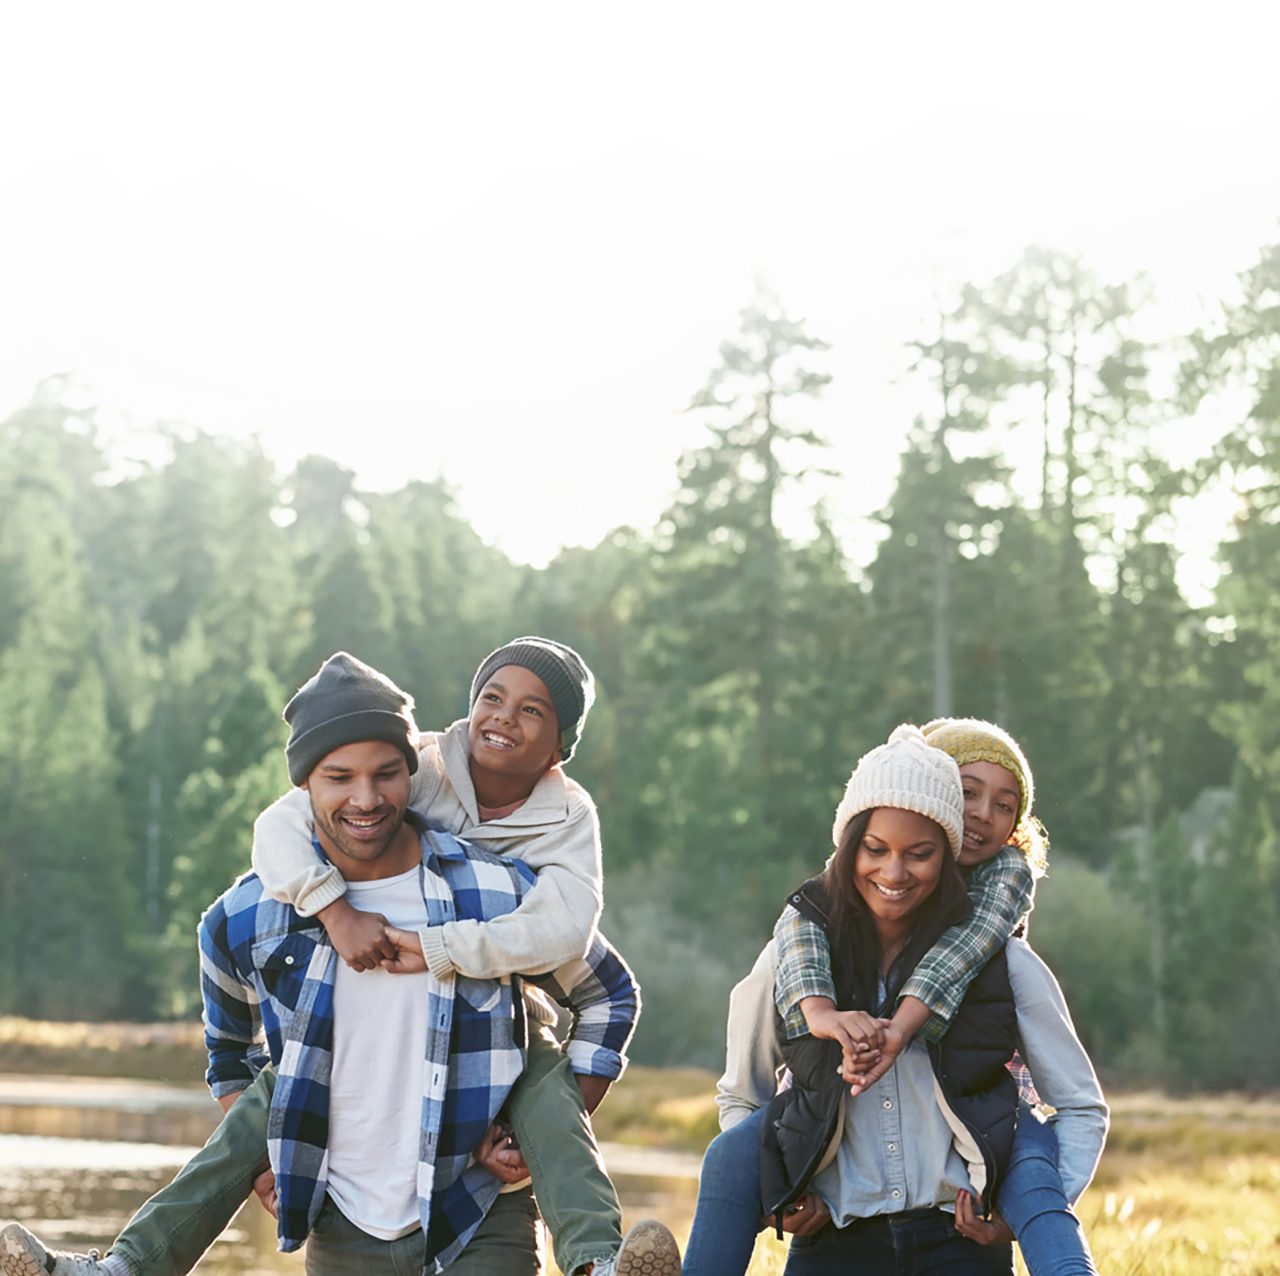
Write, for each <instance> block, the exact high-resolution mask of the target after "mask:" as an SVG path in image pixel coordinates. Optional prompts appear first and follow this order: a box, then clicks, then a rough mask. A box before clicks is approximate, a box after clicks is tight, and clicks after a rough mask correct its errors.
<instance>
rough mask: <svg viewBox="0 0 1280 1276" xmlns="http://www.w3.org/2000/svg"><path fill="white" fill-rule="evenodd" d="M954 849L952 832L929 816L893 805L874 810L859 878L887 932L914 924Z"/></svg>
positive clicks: (858, 862) (857, 866) (856, 867)
mask: <svg viewBox="0 0 1280 1276" xmlns="http://www.w3.org/2000/svg"><path fill="white" fill-rule="evenodd" d="M950 853H951V851H950V848H949V847H948V846H947V835H946V834H945V833H944V832H943V831H942V829H941V827H939V825H937V824H935V823H934V821H933V820H931V819H929V818H928V816H925V815H919V814H917V813H916V812H915V811H903V810H900V809H899V808H898V807H893V806H881V807H877V808H876V809H875V810H874V811H872V813H871V818H870V819H869V820H868V821H867V831H866V832H865V833H864V834H863V835H862V842H861V843H860V845H859V846H858V851H857V854H856V855H855V856H854V861H853V878H854V886H855V888H856V889H857V892H858V894H859V895H861V896H862V899H863V901H864V902H865V904H866V906H867V910H868V911H869V912H870V913H871V916H872V917H873V918H874V919H875V922H876V925H877V927H878V928H880V930H881V933H882V934H890V935H891V934H892V933H893V932H894V931H900V930H903V929H910V919H911V914H912V913H914V912H915V911H916V909H917V908H919V907H920V905H921V904H923V903H924V901H925V900H926V899H928V898H929V896H930V895H932V894H933V892H934V890H935V889H936V888H937V885H938V879H939V877H940V876H941V875H942V866H943V864H944V863H945V862H946V860H945V857H946V856H947V855H949V854H950Z"/></svg>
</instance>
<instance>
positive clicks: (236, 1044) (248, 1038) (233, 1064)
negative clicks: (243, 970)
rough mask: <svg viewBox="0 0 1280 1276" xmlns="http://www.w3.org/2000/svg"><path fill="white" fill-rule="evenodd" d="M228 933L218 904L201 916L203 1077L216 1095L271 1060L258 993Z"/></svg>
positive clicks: (243, 1083) (237, 1086) (249, 1079)
mask: <svg viewBox="0 0 1280 1276" xmlns="http://www.w3.org/2000/svg"><path fill="white" fill-rule="evenodd" d="M226 934H227V918H226V913H225V912H224V911H223V910H222V907H221V904H216V905H214V907H213V908H211V909H210V910H209V912H208V913H206V914H205V916H204V918H203V919H202V920H201V922H200V931H199V942H200V994H201V999H202V1002H203V1010H202V1018H203V1021H204V1043H205V1049H206V1050H207V1051H208V1054H209V1067H208V1069H207V1070H206V1072H205V1081H206V1082H207V1083H208V1086H209V1089H210V1090H211V1091H212V1092H213V1095H214V1097H215V1098H222V1097H223V1096H224V1095H228V1094H236V1093H238V1092H239V1091H241V1090H243V1089H245V1088H246V1087H248V1086H249V1085H251V1084H252V1083H253V1080H254V1078H255V1077H256V1076H257V1075H258V1073H259V1072H261V1071H262V1069H263V1067H264V1066H265V1065H266V1063H267V1053H266V1048H265V1042H264V1038H263V1033H262V1022H261V1018H260V1016H259V1013H258V998H257V995H256V993H255V991H254V989H253V987H252V985H251V984H249V983H247V982H246V981H245V980H244V979H243V978H242V977H241V976H240V974H239V972H238V970H237V968H236V964H235V962H234V960H233V959H232V957H231V954H230V951H229V948H228V946H227V942H226Z"/></svg>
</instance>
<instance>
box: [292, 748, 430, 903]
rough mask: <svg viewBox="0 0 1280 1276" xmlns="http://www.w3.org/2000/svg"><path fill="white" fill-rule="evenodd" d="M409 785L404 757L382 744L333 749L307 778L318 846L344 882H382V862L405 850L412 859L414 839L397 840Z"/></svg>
mask: <svg viewBox="0 0 1280 1276" xmlns="http://www.w3.org/2000/svg"><path fill="white" fill-rule="evenodd" d="M409 783H410V779H409V764H408V762H407V761H406V760H405V756H404V754H403V753H402V752H401V751H400V750H399V749H397V748H396V746H395V745H394V744H387V743H386V742H385V741H383V740H362V741H359V742H357V743H355V744H346V745H343V746H342V748H340V749H334V751H333V752H332V753H329V754H326V755H325V757H323V758H321V759H320V761H319V762H318V763H317V764H316V767H315V769H314V770H313V771H312V772H311V774H310V775H309V776H308V777H307V781H306V783H305V784H304V785H303V788H305V789H306V790H307V792H308V793H309V794H310V796H311V814H312V818H313V819H314V820H315V826H316V833H317V834H318V836H319V839H320V844H321V846H323V847H324V849H325V854H326V855H328V856H329V858H330V859H331V860H332V861H333V863H334V866H335V867H336V868H337V869H338V870H339V872H341V873H342V875H343V876H344V877H349V878H351V879H352V880H353V881H361V880H365V879H369V878H376V877H380V876H383V875H384V873H385V872H386V870H387V869H388V867H389V865H388V863H387V862H386V861H387V860H388V859H389V858H394V857H395V856H396V855H397V854H398V853H399V852H401V851H404V850H405V848H406V847H408V848H410V850H411V851H412V854H413V855H414V857H415V858H416V846H415V844H416V841H417V839H416V837H410V838H408V839H406V838H404V837H403V835H402V831H403V830H404V829H405V823H404V813H405V808H406V807H407V806H408V805H409ZM388 852H391V856H390V857H389V856H388ZM390 867H394V866H393V865H392V866H390Z"/></svg>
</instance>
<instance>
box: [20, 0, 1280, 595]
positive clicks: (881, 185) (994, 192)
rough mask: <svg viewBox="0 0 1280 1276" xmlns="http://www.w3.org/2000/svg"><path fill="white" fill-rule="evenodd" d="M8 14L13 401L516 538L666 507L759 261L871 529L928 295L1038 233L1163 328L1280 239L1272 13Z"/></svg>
mask: <svg viewBox="0 0 1280 1276" xmlns="http://www.w3.org/2000/svg"><path fill="white" fill-rule="evenodd" d="M16 8H17V7H16V6H10V8H9V10H8V12H7V16H6V17H5V18H4V19H3V20H2V22H0V119H3V120H4V121H5V124H4V127H3V130H2V131H0V181H2V182H3V191H4V195H3V199H2V200H0V231H2V233H0V281H3V288H2V289H0V415H2V414H5V413H7V412H8V411H10V410H12V409H13V408H14V407H17V406H19V405H20V404H21V403H23V402H25V400H26V398H27V397H28V395H29V393H30V391H31V389H32V387H33V385H34V384H35V382H36V381H37V380H38V379H39V378H41V377H43V376H45V375H48V374H50V373H54V372H63V371H73V372H75V373H77V374H78V375H79V376H80V377H81V378H82V379H83V380H84V381H85V382H87V383H88V385H89V386H91V387H92V388H93V389H94V391H95V392H96V394H97V396H98V398H99V401H101V402H103V403H106V404H108V405H110V406H112V407H114V408H117V409H120V410H122V411H123V412H125V413H126V414H128V415H129V416H131V417H132V418H133V419H135V420H137V421H140V422H146V421H150V420H154V419H156V418H159V417H168V418H177V419H183V420H187V421H190V422H193V423H195V424H199V425H202V426H205V427H208V428H211V429H214V430H217V431H223V432H228V433H233V434H239V435H243V434H248V433H257V434H259V435H260V436H261V438H262V439H263V441H264V443H265V445H266V447H267V449H268V450H269V452H270V453H271V454H272V455H273V456H275V457H277V458H278V459H279V460H280V462H281V464H282V465H283V464H287V463H289V462H291V461H292V460H293V459H295V458H296V457H297V456H299V455H301V454H303V453H305V452H308V451H314V452H320V453H325V454H327V455H329V456H332V457H334V458H335V459H337V460H338V461H340V462H342V463H343V464H345V465H348V466H350V467H352V468H353V469H355V470H356V471H357V473H358V475H359V477H360V480H361V482H362V483H364V484H365V485H366V486H370V487H394V486H397V485H399V484H400V483H401V482H402V481H404V480H405V479H407V478H410V477H434V476H436V475H438V474H443V475H444V476H445V477H446V478H447V479H448V480H449V481H450V482H451V483H452V484H453V485H454V486H455V487H456V489H457V491H458V495H459V502H460V506H461V509H462V512H463V513H464V514H465V515H466V516H467V517H468V518H469V519H470V520H471V522H472V523H473V525H474V526H475V527H476V528H477V529H478V530H479V531H480V532H481V533H482V535H484V536H485V537H486V538H488V539H490V540H493V541H495V542H497V543H498V544H500V545H501V546H502V547H503V548H504V549H506V550H507V551H508V552H509V553H510V554H512V555H513V556H514V557H517V558H521V559H525V560H529V561H534V562H542V561H545V560H546V559H547V558H548V557H549V556H550V555H552V554H553V553H554V552H555V550H556V549H557V548H558V547H559V546H560V545H564V544H592V543H594V542H595V541H596V540H597V539H598V538H599V537H600V536H601V535H602V534H603V533H604V532H606V531H607V530H608V529H609V528H611V527H613V526H616V525H617V524H619V523H624V522H632V523H636V524H639V525H641V526H646V525H650V524H652V522H653V521H654V519H655V518H656V516H657V515H658V514H659V512H660V511H661V509H662V508H663V506H664V505H665V504H666V502H667V500H668V499H669V497H670V495H671V493H672V490H673V488H674V483H675V462H676V458H677V457H678V455H679V453H680V452H681V450H682V449H683V448H685V447H687V446H690V445H691V444H694V443H696V442H698V441H699V439H700V437H701V436H700V433H699V429H698V424H697V422H696V421H695V420H694V419H693V418H691V417H689V416H687V415H684V414H683V413H682V411H681V410H682V408H683V407H684V406H685V404H686V403H687V402H688V400H689V397H690V395H691V394H692V393H693V391H694V390H695V389H697V388H698V387H699V386H700V384H701V383H702V381H703V379H704V378H705V375H706V373H707V371H708V369H709V368H710V367H711V365H712V364H713V362H714V361H715V357H716V351H717V347H718V344H719V342H720V341H721V339H722V338H724V337H726V336H728V335H730V334H731V333H732V332H733V330H734V327H735V323H736V317H737V313H738V311H739V310H740V309H741V308H742V307H743V306H744V305H745V304H746V302H747V301H748V300H749V299H750V296H751V291H752V279H753V275H754V274H755V273H756V272H764V273H765V274H766V275H767V277H768V279H769V280H770V282H771V283H772V285H773V286H774V287H775V288H776V290H777V291H778V292H779V294H780V295H781V297H782V299H783V302H784V304H786V306H787V307H788V309H789V310H791V311H792V312H793V313H795V314H798V315H801V316H804V317H805V318H807V319H808V321H809V325H810V329H811V331H812V332H814V333H815V334H817V335H820V336H823V337H825V338H826V339H828V340H829V341H831V342H832V343H833V344H834V347H835V348H834V350H833V352H832V354H831V356H830V357H829V362H828V367H829V369H830V371H832V372H833V373H834V375H835V381H834V383H833V385H832V386H831V388H830V390H829V391H828V393H827V395H826V397H825V398H824V400H823V402H822V404H821V405H820V407H818V408H816V409H815V410H814V412H813V413H812V414H811V418H810V419H811V420H812V422H813V424H814V425H815V426H816V427H817V428H818V429H819V430H821V431H822V432H823V433H824V434H825V435H826V436H827V437H828V438H829V439H830V440H831V441H832V443H833V445H834V447H835V452H834V457H833V461H834V463H835V464H836V465H837V466H838V467H839V468H840V469H842V470H843V471H844V474H845V475H846V478H845V479H844V481H843V482H842V483H841V484H840V485H839V487H838V488H837V489H836V490H835V491H834V492H831V491H829V492H828V495H829V496H830V497H832V499H833V500H834V503H835V505H836V507H837V510H838V514H839V516H840V518H841V526H842V527H844V528H845V529H846V530H847V532H848V534H849V538H850V544H851V547H852V548H853V550H854V553H855V556H857V555H858V554H859V553H860V552H861V553H863V554H864V555H865V537H866V529H865V524H864V523H863V521H862V519H863V516H864V515H865V514H866V513H868V512H870V511H873V510H875V509H877V508H879V507H880V506H881V505H882V504H883V503H884V500H885V499H886V497H887V495H888V493H889V490H890V486H891V483H892V478H893V475H894V472H895V468H896V463H897V456H898V452H899V450H900V447H901V444H902V439H903V435H904V432H905V429H906V427H907V426H908V425H909V423H910V419H911V417H912V415H913V413H914V412H915V411H916V410H917V409H918V407H919V405H920V403H921V394H922V391H921V390H920V388H919V387H917V386H914V385H913V384H911V383H909V382H907V381H905V380H904V379H903V375H902V374H903V371H904V368H905V362H906V361H905V357H904V354H903V352H902V345H903V342H904V341H906V340H907V339H909V338H910V337H912V336H913V335H917V334H919V333H920V332H922V331H924V330H925V328H926V326H927V322H928V316H929V314H930V313H931V309H932V296H933V292H934V289H935V288H937V287H939V286H945V285H947V284H948V283H952V282H955V281H957V280H963V279H975V280H982V279H985V278H987V277H989V276H990V275H992V274H994V273H996V272H997V271H999V270H1001V269H1003V268H1004V267H1006V266H1008V265H1009V264H1011V263H1012V261H1013V260H1014V258H1015V257H1016V256H1017V255H1018V253H1019V252H1020V251H1021V249H1022V248H1023V247H1024V246H1026V245H1027V244H1030V243H1046V244H1050V245H1054V246H1058V247H1062V248H1064V249H1068V250H1073V251H1078V252H1080V253H1082V254H1084V255H1085V256H1086V257H1087V258H1088V259H1089V261H1090V262H1091V263H1092V264H1093V265H1094V266H1095V267H1096V268H1097V269H1098V271H1099V272H1100V273H1101V274H1102V275H1103V276H1104V277H1107V278H1124V277H1128V276H1130V275H1132V274H1134V273H1136V272H1138V271H1140V270H1145V271H1148V272H1150V273H1151V275H1152V276H1153V277H1154V279H1155V281H1156V284H1157V287H1158V296H1159V301H1160V306H1161V309H1160V311H1159V314H1158V322H1159V324H1160V325H1161V326H1162V327H1164V328H1165V329H1166V330H1167V331H1169V332H1180V331H1185V330H1186V329H1187V328H1189V327H1191V326H1193V325H1195V324H1196V323H1197V322H1200V321H1201V320H1203V319H1205V318H1207V317H1210V316H1211V315H1212V313H1213V311H1214V307H1215V306H1216V304H1217V302H1218V300H1219V298H1221V297H1222V296H1223V295H1225V294H1226V293H1227V292H1228V290H1229V289H1230V288H1231V286H1232V281H1233V279H1234V276H1235V274H1236V272H1238V271H1239V270H1241V269H1243V268H1245V267H1247V266H1248V265H1249V264H1250V263H1251V262H1252V261H1253V259H1254V257H1255V255H1256V252H1257V249H1258V248H1259V246H1260V245H1262V244H1264V243H1267V242H1271V241H1272V240H1274V239H1275V238H1276V237H1277V235H1280V220H1278V218H1280V162H1277V160H1278V157H1280V146H1278V145H1277V143H1276V124H1277V121H1278V120H1280V76H1278V75H1277V74H1276V61H1275V57H1276V49H1277V48H1280V9H1277V8H1276V7H1275V6H1260V5H1251V4H1237V5H1231V4H1219V5H1216V6H1214V7H1213V8H1212V9H1211V10H1209V9H1205V8H1203V7H1202V6H1195V7H1187V8H1186V9H1185V10H1183V11H1182V12H1185V13H1186V17H1185V18H1181V17H1179V16H1178V14H1179V12H1180V10H1179V9H1178V8H1177V7H1176V6H1167V5H1165V6H1156V5H1145V4H1135V3H1130V4H1124V3H1117V2H1116V0H1111V2H1110V3H1107V4H1084V5H1080V4H1077V5H1073V6H1070V7H1069V8H1067V7H1064V6H1047V5H1029V4H1025V3H1019V4H976V5H956V4H954V3H950V4H935V5H928V4H917V5H910V6H892V7H890V6H878V8H879V9H884V10H891V11H887V12H880V13H876V14H872V13H871V12H870V6H854V5H849V4H835V3H832V4H817V3H813V4H804V3H798V4H789V5H785V6H784V5H780V4H778V5H761V4H752V3H742V2H738V3H732V4H725V3H714V4H713V3H702V4H699V3H694V2H692V0H688V2H686V3H682V4H678V5H677V4H661V3H651V2H647V3H645V4H643V5H639V4H637V5H631V6H621V5H601V4H585V3H561V4H556V5H550V4H544V5H528V4H520V5H517V4H504V3H494V4H487V5H466V6H464V5H452V6H444V5H423V4H407V3H405V4H390V3H381V4H380V3H370V4H363V5H360V6H350V5H336V4H316V3H311V4H306V5H301V4H287V3H279V4H270V5H265V4H262V3H254V4H246V3H237V2H234V0H233V2H230V3H227V2H224V3H221V4H218V5H216V6H214V5H203V6H198V5H176V4H172V3H164V4H156V5H142V4H130V3H128V2H127V0H123V2H122V3H119V4H113V5H102V4H97V3H83V4H77V5H72V4H59V3H56V2H53V3H42V4H39V5H25V6H22V11H21V12H20V13H17V12H15V10H16ZM1212 428H1214V427H1213V425H1212V423H1210V425H1208V426H1205V425H1200V426H1197V427H1195V429H1194V432H1193V433H1192V434H1190V435H1188V437H1185V438H1183V439H1181V440H1171V441H1170V442H1171V446H1175V447H1177V448H1178V449H1179V450H1180V451H1181V452H1184V453H1187V452H1198V451H1199V450H1201V445H1202V444H1203V442H1204V438H1203V437H1202V435H1203V432H1204V431H1205V430H1208V429H1212ZM1030 433H1031V432H1028V434H1030ZM1019 446H1020V445H1019V444H1018V443H1017V442H1016V441H1014V442H1012V443H1011V452H1012V454H1014V455H1015V456H1016V455H1018V454H1019ZM1205 517H1206V519H1207V521H1206V523H1205V526H1204V528H1203V530H1202V531H1201V530H1200V529H1198V528H1195V527H1191V528H1190V530H1189V532H1188V535H1189V537H1190V538H1191V539H1192V540H1194V538H1195V537H1197V536H1199V537H1200V538H1201V539H1202V540H1203V541H1204V543H1206V544H1208V543H1212V542H1216V541H1217V539H1218V538H1219V536H1220V534H1221V521H1220V520H1221V510H1220V509H1219V510H1217V511H1216V512H1213V511H1210V512H1209V513H1207V514H1206V515H1205ZM860 538H861V539H860ZM860 545H861V546H862V549H861V550H860V549H859V546H860ZM1189 583H1194V582H1193V581H1189Z"/></svg>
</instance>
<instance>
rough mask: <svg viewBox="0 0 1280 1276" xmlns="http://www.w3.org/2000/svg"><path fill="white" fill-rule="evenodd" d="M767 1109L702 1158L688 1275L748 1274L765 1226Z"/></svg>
mask: <svg viewBox="0 0 1280 1276" xmlns="http://www.w3.org/2000/svg"><path fill="white" fill-rule="evenodd" d="M763 1121H764V1109H763V1108H761V1109H760V1110H759V1111H757V1112H756V1113H755V1114H754V1115H753V1116H750V1117H748V1118H747V1119H746V1120H745V1121H741V1122H739V1123H738V1124H737V1125H735V1126H733V1127H732V1128H731V1129H728V1130H725V1131H723V1132H722V1133H720V1134H718V1135H716V1137H715V1138H714V1139H712V1140H711V1146H710V1147H708V1148H707V1153H706V1155H705V1156H704V1157H703V1158H702V1173H701V1175H700V1177H699V1180H698V1205H697V1209H696V1211H695V1213H694V1216H693V1231H692V1232H691V1233H690V1235H689V1244H688V1245H687V1246H686V1247H685V1253H684V1269H683V1270H684V1276H743V1273H745V1272H746V1270H747V1266H748V1264H749V1263H750V1262H751V1252H752V1250H753V1249H754V1248H755V1243H756V1233H757V1232H758V1231H759V1230H760V1215H761V1213H762V1212H763V1210H764V1206H763V1205H762V1204H761V1203H760V1126H761V1124H762V1122H763Z"/></svg>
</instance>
